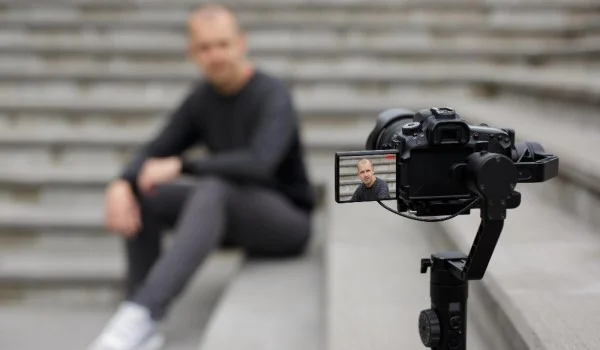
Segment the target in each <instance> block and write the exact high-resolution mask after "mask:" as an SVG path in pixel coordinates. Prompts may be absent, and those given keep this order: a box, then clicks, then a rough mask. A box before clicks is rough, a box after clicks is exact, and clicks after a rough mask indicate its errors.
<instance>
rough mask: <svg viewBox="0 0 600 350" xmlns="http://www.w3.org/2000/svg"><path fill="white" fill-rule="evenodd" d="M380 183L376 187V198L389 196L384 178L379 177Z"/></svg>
mask: <svg viewBox="0 0 600 350" xmlns="http://www.w3.org/2000/svg"><path fill="white" fill-rule="evenodd" d="M379 180H380V181H381V182H380V185H379V188H378V189H377V198H379V199H387V198H390V189H389V188H388V184H387V182H386V181H385V180H384V179H379Z"/></svg>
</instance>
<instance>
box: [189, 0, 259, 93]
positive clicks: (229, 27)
mask: <svg viewBox="0 0 600 350" xmlns="http://www.w3.org/2000/svg"><path fill="white" fill-rule="evenodd" d="M187 28H188V54H189V57H190V59H191V60H192V61H194V63H195V64H196V66H197V67H198V68H199V69H200V70H201V71H202V73H203V74H204V75H205V77H206V78H207V79H208V80H209V81H210V82H211V83H212V84H214V85H215V86H217V87H223V88H225V89H227V87H228V86H231V85H236V84H237V83H238V82H239V81H240V80H243V76H244V75H245V74H246V71H245V69H246V67H247V66H248V65H247V63H248V62H247V59H246V53H247V47H246V38H245V35H244V33H243V32H242V29H241V28H240V26H239V23H238V20H237V18H236V16H235V14H234V13H233V12H232V11H231V10H230V9H228V8H227V7H225V6H221V5H215V4H209V5H203V6H200V7H199V8H198V9H196V10H195V11H194V12H193V13H192V14H191V15H190V17H189V19H188V23H187Z"/></svg>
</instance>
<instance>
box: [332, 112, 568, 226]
mask: <svg viewBox="0 0 600 350" xmlns="http://www.w3.org/2000/svg"><path fill="white" fill-rule="evenodd" d="M366 149H367V151H349V152H337V153H336V155H335V157H336V162H335V163H336V169H335V172H336V178H335V179H336V189H335V190H336V191H335V192H336V202H338V203H351V202H362V201H376V200H396V201H397V206H398V211H399V212H407V211H410V212H411V213H413V214H414V215H416V216H442V215H454V214H456V213H458V212H460V214H463V215H466V214H470V209H475V208H480V201H479V200H478V199H480V198H481V197H489V198H488V199H489V200H491V201H492V202H491V203H492V205H493V203H494V201H495V200H497V201H498V206H502V207H505V208H507V209H514V208H516V207H517V206H518V205H519V204H520V198H521V197H520V193H518V192H516V191H514V189H515V187H516V185H517V183H519V182H520V183H526V182H543V181H547V180H548V179H550V178H552V177H555V176H557V174H558V158H557V157H555V156H552V155H550V154H547V153H546V152H545V151H544V149H543V147H542V146H541V145H540V144H539V143H536V142H516V141H515V131H514V130H513V129H508V128H504V129H499V128H494V127H490V126H488V125H485V124H479V125H473V124H469V123H467V122H466V121H465V120H463V118H462V117H461V116H460V115H459V114H458V113H457V112H456V111H455V110H454V109H452V108H447V107H441V108H437V107H434V108H429V109H423V110H420V111H418V112H416V113H415V112H413V111H410V110H407V109H400V108H394V109H388V110H385V111H383V112H382V113H381V114H379V116H378V117H377V121H376V123H375V127H374V128H373V130H372V131H371V132H370V134H369V136H368V138H367V142H366ZM365 160H368V162H366V161H365ZM359 161H362V163H363V164H366V165H371V168H372V169H371V170H369V169H367V170H366V171H367V172H368V171H371V175H370V176H369V174H366V175H365V176H361V174H360V173H359V169H358V168H359ZM368 163H370V164H368ZM366 165H365V166H366ZM367 168H368V167H367ZM362 170H363V169H361V171H362ZM369 180H371V182H373V181H375V182H376V181H379V183H380V184H383V183H385V185H387V187H388V195H387V196H386V197H382V196H379V197H376V196H373V195H371V196H362V197H360V196H353V194H354V192H356V191H361V190H362V191H363V192H366V191H368V190H369V188H370V187H369V184H370V183H369ZM353 197H354V198H353ZM471 203H472V205H470V206H468V205H469V204H471ZM467 206H468V207H467ZM462 209H464V210H462ZM461 210H462V211H461Z"/></svg>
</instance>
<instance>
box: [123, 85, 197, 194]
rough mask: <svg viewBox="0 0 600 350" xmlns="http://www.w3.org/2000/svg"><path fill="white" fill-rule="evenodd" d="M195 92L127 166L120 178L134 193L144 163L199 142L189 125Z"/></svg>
mask: <svg viewBox="0 0 600 350" xmlns="http://www.w3.org/2000/svg"><path fill="white" fill-rule="evenodd" d="M195 92H196V90H194V91H193V92H191V93H190V94H188V95H187V96H186V98H185V99H184V100H183V102H182V103H181V104H180V106H179V107H178V108H177V109H176V110H175V112H174V113H173V114H172V115H171V117H170V119H169V120H168V121H167V123H166V125H164V126H163V128H162V129H161V130H160V131H159V132H158V133H157V134H156V135H155V136H154V138H153V139H152V140H150V141H148V142H147V143H146V144H144V145H143V146H142V147H141V148H140V149H139V150H138V151H137V152H136V154H135V155H134V157H133V158H132V159H131V161H130V162H129V163H128V164H127V166H126V167H125V169H124V170H123V172H122V173H121V174H120V178H122V179H125V180H126V181H127V182H128V183H129V185H130V186H131V189H132V190H133V192H134V193H136V194H137V193H138V188H137V177H138V174H139V172H140V169H141V167H142V165H143V164H144V162H145V161H146V160H147V159H148V158H153V157H169V156H173V155H177V154H180V153H181V152H183V151H184V150H185V149H186V148H188V147H189V146H191V145H192V144H193V143H194V142H195V141H198V140H199V136H200V135H199V134H198V132H197V131H196V129H197V128H195V127H193V125H192V123H191V119H192V117H193V116H194V115H195V113H197V112H196V111H195V109H194V104H195V101H194V99H195V98H196V93H195Z"/></svg>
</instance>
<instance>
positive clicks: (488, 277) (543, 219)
mask: <svg viewBox="0 0 600 350" xmlns="http://www.w3.org/2000/svg"><path fill="white" fill-rule="evenodd" d="M550 182H552V181H550ZM547 185H549V183H544V184H527V185H523V186H521V188H520V191H521V192H522V193H523V198H522V203H521V205H520V206H519V207H518V208H516V209H513V210H509V212H508V213H507V219H506V221H505V223H504V229H503V231H502V234H501V236H500V239H499V241H498V245H497V246H496V248H495V250H494V253H493V255H492V259H491V261H490V264H489V266H488V268H487V270H486V274H485V276H484V277H483V279H482V280H481V281H474V282H473V283H472V284H475V283H477V284H480V285H482V286H483V288H485V289H486V290H487V293H489V295H490V298H491V300H490V302H489V303H488V304H489V305H494V308H495V310H490V312H491V313H492V314H493V315H494V318H495V319H496V320H497V321H496V322H497V323H496V325H497V327H498V328H499V330H500V331H501V332H502V333H503V334H504V336H505V337H506V339H510V340H511V342H512V344H511V345H512V346H511V349H531V348H539V349H542V348H546V349H563V348H572V349H589V348H594V347H595V346H596V344H597V342H598V335H597V328H596V327H595V326H592V325H595V324H598V322H600V309H599V304H598V302H597V300H598V297H597V295H598V288H599V285H598V282H597V281H596V280H595V279H593V278H590V276H597V275H598V274H599V273H600V265H598V263H597V261H598V249H599V247H600V236H599V235H598V233H599V232H598V229H597V227H598V226H597V225H596V226H589V225H587V224H586V223H584V222H582V221H581V220H579V219H578V218H575V217H572V216H569V215H566V214H565V212H564V211H562V210H560V209H557V208H554V207H552V206H549V205H547V202H546V201H545V200H544V199H543V198H540V197H538V196H537V195H536V194H535V192H534V191H532V190H531V189H533V188H534V187H542V188H545V189H546V190H547V191H548V190H552V189H551V187H550V186H547ZM518 187H519V186H517V189H518ZM597 208H598V207H596V211H598V210H597ZM596 215H597V214H596ZM479 221H480V219H479V214H478V213H477V214H475V213H474V214H472V215H470V216H463V217H457V218H454V219H452V220H448V221H445V222H444V223H443V224H442V227H443V228H444V229H445V230H446V232H447V234H448V235H449V237H450V239H451V241H452V242H453V243H454V246H455V247H456V248H454V247H453V248H451V249H450V250H455V249H458V250H460V251H462V252H468V251H467V249H469V248H470V246H471V245H472V244H473V240H474V238H475V233H476V232H477V227H478V225H479Z"/></svg>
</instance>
